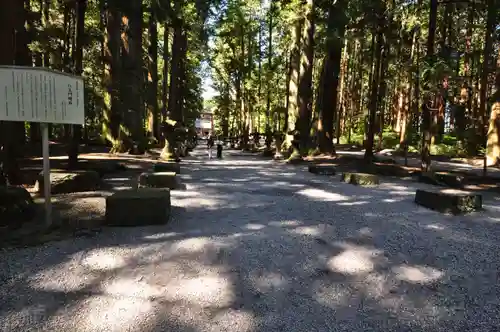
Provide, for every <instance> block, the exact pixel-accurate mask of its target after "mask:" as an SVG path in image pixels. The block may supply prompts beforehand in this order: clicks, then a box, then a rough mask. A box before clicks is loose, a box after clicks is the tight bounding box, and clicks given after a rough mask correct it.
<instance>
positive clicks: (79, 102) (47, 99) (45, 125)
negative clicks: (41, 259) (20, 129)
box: [0, 66, 85, 227]
mask: <svg viewBox="0 0 500 332" xmlns="http://www.w3.org/2000/svg"><path fill="white" fill-rule="evenodd" d="M6 70H10V71H11V75H10V76H11V77H9V78H5V77H2V74H4V71H6ZM16 71H22V72H23V73H22V74H18V75H17V76H15V75H14V73H15V72H16ZM30 71H31V72H34V73H38V74H40V73H45V74H49V75H50V76H49V80H47V76H43V75H41V74H40V75H38V79H39V81H38V80H37V78H35V76H34V75H33V74H31V75H29V74H26V73H29V72H30ZM25 74H26V75H25ZM20 77H21V79H20ZM42 77H43V83H42ZM2 78H3V79H2ZM57 78H59V79H61V78H65V79H66V81H68V80H67V79H71V80H73V82H76V84H75V87H76V88H75V89H74V90H75V92H76V96H75V97H76V98H75V99H76V107H71V108H72V109H73V112H75V113H80V112H81V114H76V117H69V118H65V115H67V114H66V113H65V112H66V111H67V106H73V87H72V86H70V84H69V83H67V82H66V84H67V88H68V92H67V99H66V100H61V104H58V103H57V98H56V79H57ZM19 79H20V80H21V81H22V82H20V81H19ZM7 80H10V82H12V85H11V88H12V90H11V91H10V95H9V91H8V87H7V86H6V85H5V84H2V83H3V82H6V81H7ZM28 82H29V86H30V88H31V90H30V92H31V94H30V95H29V96H28V93H26V94H25V90H26V89H25V87H26V84H27V83H28ZM79 82H81V84H80V86H81V89H79V84H78V83H79ZM58 83H59V84H62V83H61V82H58ZM37 84H38V85H37ZM2 85H3V87H2ZM42 86H43V89H42ZM0 88H2V89H0V121H10V122H25V121H26V122H36V123H40V128H41V131H42V155H43V182H44V185H43V191H44V203H45V224H46V227H50V226H51V225H52V201H51V186H50V152H49V123H60V124H69V125H84V124H85V84H84V80H83V77H82V76H77V75H72V74H69V73H64V72H60V71H56V70H52V69H49V68H44V67H24V66H0ZM33 88H35V89H37V88H40V90H43V92H44V95H42V93H40V91H35V90H34V89H33ZM13 95H16V97H15V99H16V100H15V101H14V103H13V104H14V107H15V106H17V114H15V113H12V114H10V115H9V107H10V106H11V105H12V103H11V102H12V99H13V98H14V97H13ZM19 95H21V96H19ZM9 97H10V98H9ZM39 97H40V100H39V99H38V98H39ZM27 100H29V103H28V102H27ZM16 104H17V105H16ZM28 104H29V105H28ZM25 106H26V107H25ZM30 106H31V107H30ZM40 106H43V107H42V108H43V110H42V111H43V112H44V115H45V117H43V116H42V117H40V116H39V113H38V111H39V108H40ZM59 106H60V107H61V108H60V109H59V110H58V107H59ZM33 108H36V109H37V112H36V116H35V110H34V109H33ZM27 109H29V110H30V111H31V117H29V116H26V110H27ZM57 111H60V114H59V115H60V117H59V119H58V118H57V115H58V113H57ZM49 112H52V114H51V115H52V116H51V117H50V118H49ZM16 115H17V116H16ZM42 118H43V119H42Z"/></svg>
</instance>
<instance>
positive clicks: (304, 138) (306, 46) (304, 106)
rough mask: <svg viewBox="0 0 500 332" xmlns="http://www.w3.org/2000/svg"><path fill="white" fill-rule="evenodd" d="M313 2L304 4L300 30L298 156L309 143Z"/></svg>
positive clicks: (312, 0)
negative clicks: (302, 21)
mask: <svg viewBox="0 0 500 332" xmlns="http://www.w3.org/2000/svg"><path fill="white" fill-rule="evenodd" d="M314 10H315V9H314V0H307V2H306V4H305V19H304V27H303V29H302V40H303V44H302V47H301V49H302V57H301V58H302V59H301V69H302V70H303V73H301V77H300V81H299V92H298V95H299V100H298V105H299V118H298V119H297V128H298V130H299V137H300V143H299V144H300V145H299V148H300V156H306V155H307V152H308V149H309V143H310V128H311V127H310V126H311V116H312V99H313V91H312V76H313V61H314V24H315V22H314Z"/></svg>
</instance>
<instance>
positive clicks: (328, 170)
mask: <svg viewBox="0 0 500 332" xmlns="http://www.w3.org/2000/svg"><path fill="white" fill-rule="evenodd" d="M309 172H311V173H314V174H318V175H335V174H336V171H335V167H334V166H333V165H310V166H309Z"/></svg>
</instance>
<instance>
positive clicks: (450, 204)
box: [415, 189, 483, 214]
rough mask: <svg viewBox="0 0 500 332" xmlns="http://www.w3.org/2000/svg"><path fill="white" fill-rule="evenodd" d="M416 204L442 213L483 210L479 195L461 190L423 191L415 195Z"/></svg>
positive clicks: (418, 191)
mask: <svg viewBox="0 0 500 332" xmlns="http://www.w3.org/2000/svg"><path fill="white" fill-rule="evenodd" d="M415 203H417V204H418V205H421V206H423V207H426V208H428V209H431V210H435V211H438V212H442V213H452V214H464V213H469V212H473V211H478V210H481V209H482V206H483V199H482V196H481V195H479V194H473V193H469V192H464V191H459V190H421V189H418V190H417V192H416V194H415Z"/></svg>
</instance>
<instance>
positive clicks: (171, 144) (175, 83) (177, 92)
mask: <svg viewBox="0 0 500 332" xmlns="http://www.w3.org/2000/svg"><path fill="white" fill-rule="evenodd" d="M180 6H181V4H180V2H178V1H176V2H174V13H175V15H176V16H175V17H172V21H171V22H172V26H173V34H174V37H173V40H172V59H171V63H170V86H169V93H168V108H167V122H171V124H172V125H173V126H176V125H178V124H179V123H180V122H181V121H182V113H181V111H182V108H181V107H180V105H181V103H182V96H181V85H182V82H181V79H182V76H183V75H182V54H183V43H184V41H183V39H184V38H186V36H185V32H184V31H183V24H182V23H183V21H182V19H181V18H180V17H178V16H179V15H180V9H181V8H180ZM170 130H173V128H171V129H170ZM165 136H166V137H165V146H164V148H163V151H162V158H163V159H167V160H169V159H176V160H177V159H178V157H177V156H176V155H175V143H176V136H175V132H173V131H172V132H166V133H165Z"/></svg>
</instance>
